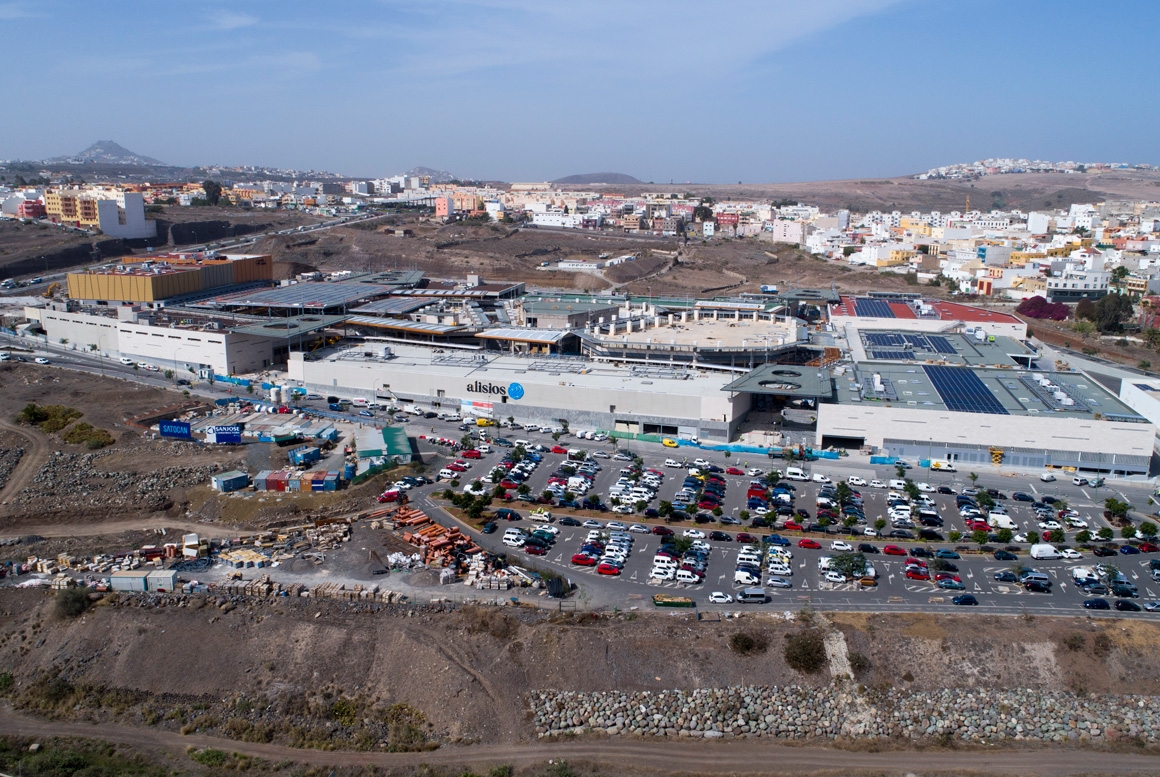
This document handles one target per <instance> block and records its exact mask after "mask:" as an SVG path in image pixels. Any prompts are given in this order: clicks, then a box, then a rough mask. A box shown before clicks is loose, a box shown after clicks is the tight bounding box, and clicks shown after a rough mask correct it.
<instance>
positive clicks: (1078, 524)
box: [1066, 515, 1088, 529]
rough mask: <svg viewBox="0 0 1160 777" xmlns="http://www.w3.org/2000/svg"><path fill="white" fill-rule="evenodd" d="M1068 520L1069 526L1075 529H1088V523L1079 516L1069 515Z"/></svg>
mask: <svg viewBox="0 0 1160 777" xmlns="http://www.w3.org/2000/svg"><path fill="white" fill-rule="evenodd" d="M1066 520H1067V525H1068V526H1070V527H1072V528H1073V529H1086V528H1087V527H1088V522H1087V521H1085V520H1084V519H1083V518H1080V517H1079V516H1075V515H1069V516H1068V517H1067V519H1066Z"/></svg>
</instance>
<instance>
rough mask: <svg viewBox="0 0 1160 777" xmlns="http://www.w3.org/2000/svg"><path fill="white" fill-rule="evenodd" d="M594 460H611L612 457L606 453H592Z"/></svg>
mask: <svg viewBox="0 0 1160 777" xmlns="http://www.w3.org/2000/svg"><path fill="white" fill-rule="evenodd" d="M592 458H594V459H611V458H612V456H610V455H609V454H607V453H605V452H604V451H592Z"/></svg>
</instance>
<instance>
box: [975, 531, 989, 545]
mask: <svg viewBox="0 0 1160 777" xmlns="http://www.w3.org/2000/svg"><path fill="white" fill-rule="evenodd" d="M971 542H973V543H975V544H976V545H986V544H987V532H985V531H983V530H982V529H975V530H974V531H973V532H971Z"/></svg>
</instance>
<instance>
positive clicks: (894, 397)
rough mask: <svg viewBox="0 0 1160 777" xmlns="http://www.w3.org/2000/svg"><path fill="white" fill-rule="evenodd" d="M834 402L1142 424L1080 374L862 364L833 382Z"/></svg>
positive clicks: (1100, 388) (1142, 419)
mask: <svg viewBox="0 0 1160 777" xmlns="http://www.w3.org/2000/svg"><path fill="white" fill-rule="evenodd" d="M1044 381H1046V384H1045V383H1044ZM837 400H838V402H839V403H851V402H882V403H884V404H887V405H888V406H892V407H908V406H909V407H913V408H915V409H918V410H940V411H944V412H945V411H947V410H951V411H956V412H963V413H979V414H982V415H1022V416H1027V415H1031V416H1034V415H1041V414H1042V415H1043V416H1044V417H1045V418H1046V417H1051V416H1063V417H1072V418H1075V417H1080V418H1083V417H1087V418H1093V417H1094V415H1095V414H1096V413H1099V414H1101V416H1103V418H1105V419H1106V420H1109V421H1138V422H1140V423H1145V422H1146V419H1144V418H1142V417H1141V416H1140V415H1139V414H1138V413H1136V412H1135V411H1134V410H1132V409H1131V408H1129V407H1128V406H1127V405H1124V404H1123V403H1122V402H1120V401H1119V399H1117V398H1116V397H1115V396H1113V395H1112V394H1110V393H1108V392H1107V391H1106V390H1105V389H1104V388H1103V387H1102V386H1100V385H1099V384H1098V383H1096V382H1095V381H1094V380H1091V379H1089V378H1088V377H1087V376H1085V375H1084V374H1083V373H1081V372H1033V371H1029V370H1016V369H988V368H981V367H961V366H948V365H933V364H931V365H922V364H887V363H882V362H877V363H872V364H866V363H863V364H857V365H855V368H854V369H853V370H850V371H848V372H846V374H845V375H843V376H840V377H839V378H838V379H837Z"/></svg>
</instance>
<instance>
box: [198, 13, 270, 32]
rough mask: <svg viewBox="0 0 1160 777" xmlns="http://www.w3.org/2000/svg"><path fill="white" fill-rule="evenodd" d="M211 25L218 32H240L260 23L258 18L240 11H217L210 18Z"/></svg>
mask: <svg viewBox="0 0 1160 777" xmlns="http://www.w3.org/2000/svg"><path fill="white" fill-rule="evenodd" d="M209 21H210V24H212V25H213V27H214V29H216V30H238V29H241V28H242V27H252V26H254V25H255V24H257V23H258V17H257V16H251V15H250V14H248V13H241V12H238V11H215V12H214V13H212V14H210V16H209Z"/></svg>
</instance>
